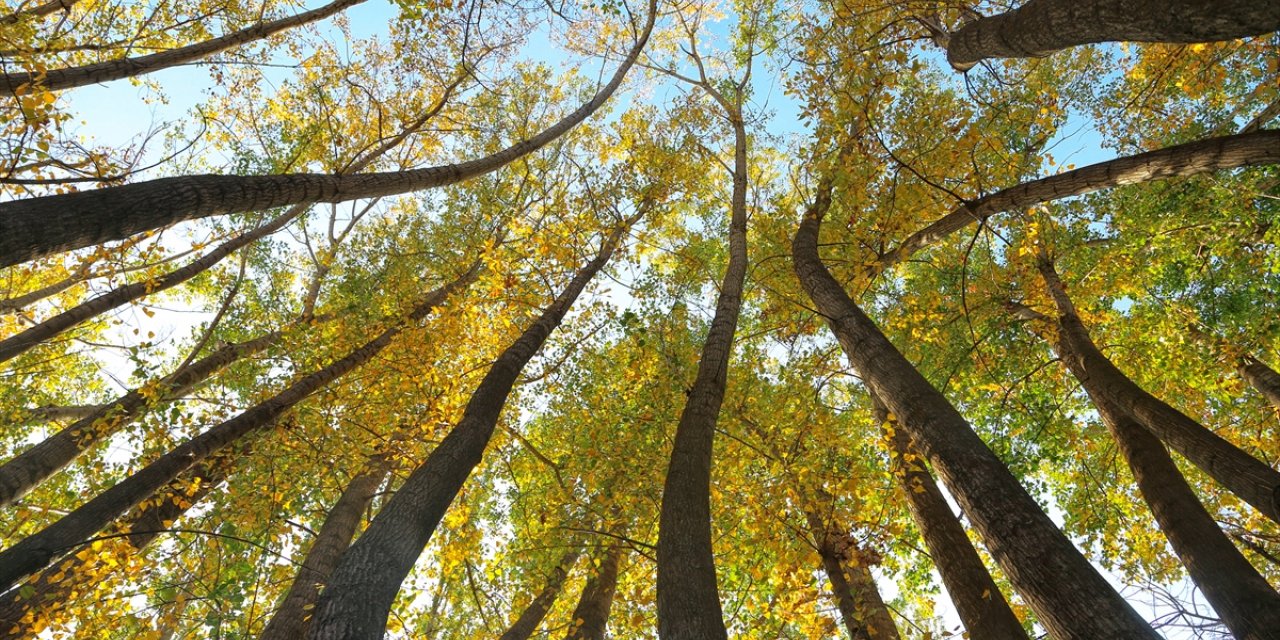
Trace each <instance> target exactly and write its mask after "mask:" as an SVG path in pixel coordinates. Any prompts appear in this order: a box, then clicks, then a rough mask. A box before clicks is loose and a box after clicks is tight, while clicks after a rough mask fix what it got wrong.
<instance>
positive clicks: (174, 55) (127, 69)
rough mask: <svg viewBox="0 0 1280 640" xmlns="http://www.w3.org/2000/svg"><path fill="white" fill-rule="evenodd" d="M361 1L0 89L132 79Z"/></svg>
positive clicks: (6, 83) (10, 81) (28, 76)
mask: <svg viewBox="0 0 1280 640" xmlns="http://www.w3.org/2000/svg"><path fill="white" fill-rule="evenodd" d="M364 1H365V0H335V1H334V2H330V3H329V4H326V5H324V6H323V7H320V8H318V9H312V10H311V11H304V12H302V13H299V14H297V15H293V16H289V17H288V18H281V19H279V20H272V21H271V22H263V23H260V24H256V25H254V26H252V27H248V28H245V29H241V30H239V31H235V32H233V33H228V34H227V35H225V36H222V37H219V38H214V39H212V40H205V41H204V42H197V43H195V44H190V45H187V46H185V47H178V48H176V49H169V50H167V51H161V52H159V53H153V54H150V55H145V56H138V57H136V58H123V59H120V60H108V61H106V62H99V63H97V64H89V65H84V66H81V67H67V68H63V69H49V70H48V71H41V72H40V73H8V74H4V75H3V76H0V87H4V88H5V90H6V91H7V93H9V94H12V95H13V96H18V95H20V94H19V92H18V90H19V88H21V87H23V86H24V85H28V86H27V87H26V88H25V89H24V90H23V93H27V92H30V91H31V90H32V87H31V86H29V85H38V86H39V87H40V88H42V89H44V90H46V91H61V90H63V89H71V88H73V87H83V86H86V85H91V84H98V83H100V82H110V81H112V80H121V79H124V78H133V77H137V76H140V75H144V74H147V73H151V72H153V71H159V70H161V69H168V68H169V67H176V66H178V65H183V64H189V63H192V62H196V61H199V60H204V59H205V58H208V57H210V56H212V55H214V54H216V53H220V52H222V51H226V50H227V49H231V48H234V47H238V46H240V45H243V44H248V43H250V42H255V41H257V40H264V39H266V38H269V37H271V36H273V35H275V34H277V33H280V32H281V31H285V30H288V29H292V28H294V27H300V26H302V25H306V24H311V23H312V22H319V21H321V20H324V19H325V18H328V17H329V16H332V15H335V14H337V13H340V12H342V11H343V10H345V9H347V8H348V7H352V6H355V5H357V4H360V3H361V2H364Z"/></svg>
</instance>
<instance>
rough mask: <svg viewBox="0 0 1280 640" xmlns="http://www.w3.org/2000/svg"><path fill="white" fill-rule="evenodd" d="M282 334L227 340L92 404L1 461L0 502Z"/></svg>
mask: <svg viewBox="0 0 1280 640" xmlns="http://www.w3.org/2000/svg"><path fill="white" fill-rule="evenodd" d="M280 336H281V332H279V331H275V332H272V333H268V334H266V335H264V336H260V337H258V338H255V339H253V340H249V341H246V342H241V343H238V344H230V345H226V346H224V347H222V348H220V349H218V350H216V351H214V352H213V353H211V354H209V355H207V356H205V357H203V358H201V359H199V360H196V361H195V362H192V363H191V364H190V365H188V366H187V367H185V368H183V369H180V370H178V371H175V372H174V373H173V374H172V375H170V376H168V377H167V378H165V379H164V380H162V381H161V382H160V384H159V385H156V386H152V385H146V386H143V387H141V388H138V389H134V390H132V391H130V392H128V393H126V394H124V395H123V396H120V397H119V398H117V399H116V400H115V401H114V402H111V403H109V404H104V405H101V406H98V407H94V408H93V411H92V412H91V413H89V415H87V416H85V417H83V418H81V419H79V420H77V421H76V422H74V423H72V424H71V425H69V426H67V427H66V428H64V429H63V430H61V431H59V432H57V433H55V434H53V435H51V436H49V437H48V438H45V439H44V440H43V441H41V442H40V444H37V445H35V446H34V447H31V448H30V449H27V450H26V451H23V452H22V453H20V454H18V455H17V456H14V458H13V459H11V460H9V461H8V462H6V463H4V464H3V465H0V507H7V506H9V505H11V504H13V503H14V502H16V501H18V499H20V498H21V497H22V496H24V495H26V494H27V493H28V492H30V491H31V490H32V489H34V488H35V487H36V486H37V485H39V484H40V483H41V482H43V481H44V480H45V479H47V478H48V477H49V476H51V475H53V474H54V473H57V472H58V471H59V470H61V469H62V468H63V467H65V466H67V465H69V464H71V463H72V462H74V461H75V459H76V458H78V457H80V454H81V453H84V452H85V451H87V450H88V449H89V448H90V447H92V446H93V445H94V444H95V443H97V442H99V441H101V440H102V439H103V438H107V437H109V436H111V435H112V434H114V433H116V432H117V431H119V430H120V429H121V428H122V427H124V426H125V425H127V424H129V423H130V422H132V421H133V420H134V419H136V418H137V417H138V416H140V415H142V414H143V413H144V412H145V411H146V410H147V408H148V407H149V406H150V405H151V404H152V403H154V402H156V401H159V400H163V399H168V398H174V397H178V396H181V395H182V394H184V393H186V391H188V390H190V389H191V388H192V387H195V386H196V385H198V384H200V383H201V382H203V381H204V380H205V379H207V378H208V377H209V376H212V375H213V374H215V373H217V372H218V371H221V370H222V369H224V368H226V367H227V366H229V365H230V364H231V363H233V362H236V361H237V360H239V359H241V358H244V357H247V356H250V355H253V354H255V353H258V352H259V351H262V350H263V349H266V348H267V347H270V346H271V345H273V344H275V343H276V342H278V341H279V340H280Z"/></svg>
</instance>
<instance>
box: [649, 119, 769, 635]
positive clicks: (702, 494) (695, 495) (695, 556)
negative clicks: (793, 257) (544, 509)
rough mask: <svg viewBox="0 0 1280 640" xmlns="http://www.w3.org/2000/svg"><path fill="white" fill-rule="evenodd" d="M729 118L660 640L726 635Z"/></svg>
mask: <svg viewBox="0 0 1280 640" xmlns="http://www.w3.org/2000/svg"><path fill="white" fill-rule="evenodd" d="M731 121H732V124H733V131H734V161H733V193H732V196H731V202H730V210H731V212H730V220H729V264H728V266H727V267H726V269H725V273H724V281H723V282H721V284H720V295H719V297H718V298H717V299H716V313H715V316H714V317H713V318H712V319H711V328H710V330H709V331H708V332H707V338H706V340H705V341H704V342H703V343H702V353H701V355H700V357H699V360H698V373H697V377H695V378H694V381H693V386H692V387H691V388H690V390H689V397H688V399H687V400H686V402H685V405H684V410H683V411H682V412H681V413H680V422H679V424H678V425H677V427H676V435H675V444H674V446H673V447H672V449H671V462H670V464H669V465H668V466H667V477H666V482H665V483H664V484H663V487H662V507H661V514H660V516H659V521H658V637H660V638H662V640H714V639H715V638H727V637H728V634H727V632H726V631H725V628H724V614H723V612H722V610H721V608H720V595H719V591H718V589H717V587H716V566H715V557H714V555H713V554H712V549H711V453H712V448H713V444H714V439H715V431H716V422H717V420H719V418H720V405H721V404H722V403H723V402H724V390H725V384H726V382H727V380H728V374H729V356H730V355H732V353H733V335H734V333H735V332H736V331H737V328H738V314H739V312H740V311H741V310H742V289H743V283H744V281H745V280H746V276H747V134H746V130H745V128H744V125H743V122H742V118H741V117H740V116H739V115H737V114H735V115H734V116H732V117H731Z"/></svg>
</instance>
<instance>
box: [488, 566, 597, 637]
mask: <svg viewBox="0 0 1280 640" xmlns="http://www.w3.org/2000/svg"><path fill="white" fill-rule="evenodd" d="M581 554H582V550H581V549H576V548H575V549H574V550H573V551H570V552H569V553H566V554H564V557H563V558H561V559H560V563H559V564H557V565H556V566H555V568H553V569H552V570H551V575H550V576H547V584H546V586H544V587H543V588H542V591H539V592H538V595H536V596H534V597H533V600H532V601H530V602H529V605H528V606H526V607H525V608H524V611H521V612H520V617H518V618H516V621H515V622H513V623H511V627H510V628H508V629H507V630H506V632H505V633H503V634H502V636H501V637H499V638H498V640H529V638H531V637H533V634H534V632H535V631H537V630H538V625H540V624H542V619H543V618H545V617H547V612H548V611H550V610H551V605H553V604H555V603H556V598H559V597H560V590H561V589H562V588H563V587H564V581H565V579H566V578H568V577H569V571H570V570H572V569H573V565H574V563H576V562H577V561H578V556H579V555H581Z"/></svg>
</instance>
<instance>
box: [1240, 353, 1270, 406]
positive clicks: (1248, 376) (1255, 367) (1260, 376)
mask: <svg viewBox="0 0 1280 640" xmlns="http://www.w3.org/2000/svg"><path fill="white" fill-rule="evenodd" d="M1240 377H1242V378H1244V380H1245V382H1248V383H1249V386H1251V387H1253V388H1254V389H1255V390H1256V391H1257V392H1258V393H1261V394H1262V397H1264V398H1266V399H1267V402H1270V403H1271V406H1273V407H1275V408H1276V410H1277V411H1280V373H1276V370H1275V369H1272V368H1271V367H1268V366H1267V365H1266V363H1265V362H1263V361H1261V360H1259V359H1257V358H1255V357H1253V356H1245V357H1244V358H1243V360H1242V361H1241V363H1240Z"/></svg>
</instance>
